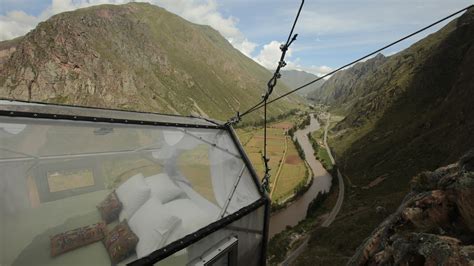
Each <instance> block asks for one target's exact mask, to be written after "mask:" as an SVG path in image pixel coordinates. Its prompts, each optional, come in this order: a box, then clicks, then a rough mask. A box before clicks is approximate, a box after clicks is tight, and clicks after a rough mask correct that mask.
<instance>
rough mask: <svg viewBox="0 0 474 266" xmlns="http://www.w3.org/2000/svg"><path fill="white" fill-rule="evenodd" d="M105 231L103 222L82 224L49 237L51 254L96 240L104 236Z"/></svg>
mask: <svg viewBox="0 0 474 266" xmlns="http://www.w3.org/2000/svg"><path fill="white" fill-rule="evenodd" d="M105 232H106V228H105V224H104V223H97V224H93V225H88V226H84V227H81V228H77V229H74V230H70V231H67V232H64V233H61V234H57V235H54V236H52V237H50V240H51V256H52V257H55V256H57V255H60V254H63V253H65V252H68V251H70V250H73V249H76V248H79V247H82V246H85V245H88V244H90V243H94V242H97V241H99V240H101V239H103V238H104V236H105Z"/></svg>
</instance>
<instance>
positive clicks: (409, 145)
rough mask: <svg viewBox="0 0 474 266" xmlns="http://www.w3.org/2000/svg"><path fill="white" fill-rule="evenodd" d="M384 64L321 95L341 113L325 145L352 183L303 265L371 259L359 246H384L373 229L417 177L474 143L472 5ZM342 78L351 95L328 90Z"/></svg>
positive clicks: (331, 108) (314, 237)
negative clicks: (359, 251) (369, 240)
mask: <svg viewBox="0 0 474 266" xmlns="http://www.w3.org/2000/svg"><path fill="white" fill-rule="evenodd" d="M374 59H375V58H373V59H372V60H374ZM382 59H383V58H382V57H379V60H380V62H379V63H377V64H375V65H373V66H367V69H368V71H365V72H362V73H361V75H359V76H355V75H353V74H351V73H354V71H353V70H351V69H350V68H349V69H347V70H344V72H341V73H342V74H340V75H339V76H336V75H334V76H333V77H331V78H330V79H329V80H328V81H326V83H325V84H324V85H323V87H322V88H321V90H322V93H321V94H319V95H321V96H318V97H315V100H316V102H318V103H326V104H330V106H329V111H330V112H331V113H333V114H335V115H340V116H342V117H343V119H342V120H341V121H340V122H337V123H335V125H334V127H333V128H332V129H331V132H330V136H329V141H328V142H329V145H330V146H331V149H332V150H333V154H334V155H335V159H336V164H337V167H338V169H340V170H341V172H342V174H343V176H344V178H345V179H346V180H345V182H344V183H345V184H349V185H348V186H346V188H345V189H346V195H345V198H346V199H347V200H345V202H344V205H343V206H342V209H341V212H340V214H339V215H338V217H337V218H336V220H335V221H334V223H333V224H332V225H331V227H329V228H316V229H315V231H314V232H313V233H312V236H311V238H310V240H309V243H310V245H309V248H308V250H307V251H305V252H304V253H303V254H302V256H301V258H300V259H299V261H298V263H296V264H297V265H305V264H306V265H307V264H310V263H313V264H315V263H323V264H327V265H341V264H345V263H347V262H348V258H350V257H352V256H354V253H356V254H358V255H357V256H364V252H361V253H357V252H356V249H357V247H358V246H359V245H360V244H361V243H363V242H365V240H364V239H366V238H367V236H370V237H371V238H372V239H375V240H377V237H376V234H374V235H371V234H372V232H374V231H373V230H374V229H375V228H377V226H378V225H379V224H381V223H382V222H383V221H384V220H385V219H386V218H387V216H388V214H390V213H394V212H395V211H396V210H397V208H398V207H399V205H400V203H401V202H402V201H403V199H404V197H405V195H406V194H407V193H408V192H409V189H410V177H412V176H417V175H418V174H419V173H422V172H423V171H426V170H430V169H437V168H438V167H442V166H443V165H449V164H452V163H455V162H456V161H458V158H460V157H461V156H462V155H463V154H465V153H466V152H467V151H468V150H470V149H472V148H473V147H474V138H472V136H473V135H474V120H473V119H472V117H474V76H473V75H472V70H473V69H474V9H469V10H468V11H466V12H465V13H464V14H463V15H461V16H460V17H459V18H457V19H454V20H453V21H451V22H450V23H448V24H447V25H446V26H444V27H443V28H442V29H440V30H439V31H438V32H436V33H433V34H431V35H429V36H427V37H426V38H424V39H422V40H420V41H418V42H417V43H415V44H413V45H412V46H410V47H409V48H407V49H405V50H403V51H401V52H399V53H397V54H395V55H392V56H390V57H386V58H385V59H383V60H382ZM369 61H370V60H368V61H367V62H364V63H361V64H362V66H363V65H364V64H371V62H369ZM373 62H375V61H372V63H373ZM359 67H360V65H359ZM348 73H349V75H348ZM345 75H347V79H346V81H344V82H342V81H339V83H340V84H337V85H338V86H337V88H334V87H333V88H332V89H334V90H337V91H339V93H341V94H343V93H347V94H345V95H338V96H339V97H334V96H335V94H334V93H333V92H329V91H326V90H328V88H329V87H330V86H334V84H336V82H335V81H334V78H340V79H342V78H344V76H345ZM354 77H357V78H358V79H356V78H354ZM331 79H333V80H331ZM345 82H347V83H345ZM340 85H343V86H340ZM325 86H326V88H325ZM346 181H347V182H346ZM468 199H469V200H471V201H472V199H473V198H472V195H471V196H470V197H468ZM387 228H388V229H390V228H391V227H387ZM388 240H390V238H388ZM367 243H368V245H365V247H368V249H367V250H371V249H370V245H371V244H370V243H369V242H366V244H367ZM374 243H375V244H376V245H378V242H374ZM390 245H391V243H387V245H386V247H390ZM377 247H380V246H377ZM377 247H376V248H375V250H371V252H372V251H377V252H378V251H380V249H378V248H377ZM385 251H386V253H385V254H387V255H388V256H392V255H393V254H394V253H390V251H389V250H388V249H387V250H385ZM374 254H375V253H374ZM371 256H372V255H371ZM377 259H378V258H377V256H375V255H373V256H372V257H371V262H374V261H377ZM357 261H359V260H356V262H354V261H352V262H353V264H355V265H358V264H357ZM368 264H370V263H368ZM361 265H364V262H362V263H361Z"/></svg>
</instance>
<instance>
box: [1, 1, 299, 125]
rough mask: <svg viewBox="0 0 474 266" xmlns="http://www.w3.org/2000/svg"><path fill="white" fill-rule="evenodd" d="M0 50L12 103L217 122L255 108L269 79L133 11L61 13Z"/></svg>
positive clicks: (147, 12)
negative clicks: (189, 116) (183, 116)
mask: <svg viewBox="0 0 474 266" xmlns="http://www.w3.org/2000/svg"><path fill="white" fill-rule="evenodd" d="M2 47H4V48H8V51H9V52H8V51H7V52H5V49H4V50H2V52H0V53H3V54H7V53H10V54H9V55H6V56H4V59H3V60H2V61H0V97H7V98H14V99H22V100H33V101H44V102H55V103H67V104H77V105H87V106H98V107H113V108H121V109H133V110H142V111H153V112H164V113H180V114H194V115H201V116H208V117H212V118H217V119H226V118H228V117H229V116H231V115H234V114H235V112H236V111H237V110H240V111H243V110H244V109H246V108H248V107H249V106H251V105H252V104H253V103H255V102H256V101H258V99H259V98H260V95H261V94H262V92H263V90H264V89H265V85H266V82H267V80H268V79H269V78H270V77H271V73H270V72H269V71H268V70H266V69H265V68H263V67H261V66H260V65H258V64H257V63H255V62H254V61H252V60H251V59H249V58H247V57H246V56H244V55H243V54H242V53H240V52H239V51H238V50H236V49H234V48H233V47H232V46H231V45H230V44H229V43H228V42H227V40H225V39H224V38H223V37H222V36H221V35H220V34H219V33H218V32H217V31H215V30H214V29H212V28H210V27H208V26H202V25H196V24H192V23H190V22H188V21H186V20H184V19H182V18H180V17H178V16H176V15H174V14H171V13H169V12H167V11H166V10H164V9H162V8H159V7H157V6H153V5H150V4H143V3H130V4H126V5H119V6H116V5H101V6H95V7H90V8H85V9H79V10H76V11H73V12H66V13H62V14H59V15H56V16H53V17H52V18H50V19H49V20H47V21H46V22H43V23H40V24H39V25H38V26H37V27H36V29H34V30H33V31H31V32H30V33H28V34H27V35H26V36H24V37H23V38H21V39H19V40H17V41H15V42H13V44H12V43H11V42H10V43H0V48H2ZM12 47H13V48H14V49H16V50H15V51H13V52H11V49H12ZM0 58H1V56H0ZM5 58H7V59H5ZM1 62H3V63H1ZM285 91H287V88H285V87H284V86H279V87H278V88H277V89H276V94H278V93H283V92H285ZM295 99H297V98H295V97H293V98H289V99H285V100H284V101H282V102H280V103H279V104H276V105H274V106H271V107H270V113H271V114H277V113H281V112H284V111H286V110H288V109H290V108H293V107H295ZM254 118H256V116H254Z"/></svg>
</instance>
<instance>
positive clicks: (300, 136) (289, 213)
mask: <svg viewBox="0 0 474 266" xmlns="http://www.w3.org/2000/svg"><path fill="white" fill-rule="evenodd" d="M319 128H320V124H319V122H318V120H317V119H316V118H315V117H314V115H311V123H310V124H309V125H308V126H307V127H306V128H304V129H301V130H298V131H296V132H295V137H296V138H297V140H298V142H299V143H300V146H301V147H302V148H303V151H304V154H305V157H306V161H307V162H308V165H309V167H310V168H311V170H312V171H313V174H314V179H313V183H312V184H311V187H310V188H309V189H308V191H306V193H305V194H304V195H303V196H301V197H300V198H298V199H297V200H296V201H294V202H292V203H291V204H290V205H289V206H288V207H286V208H285V209H283V210H280V211H277V212H275V213H273V214H272V216H271V218H270V232H269V235H270V238H272V237H273V236H274V235H275V234H278V233H280V232H281V231H283V230H284V229H285V228H286V227H287V226H295V225H297V224H298V222H299V221H301V220H303V219H304V218H305V217H306V210H307V209H308V205H309V204H310V203H311V201H312V200H313V199H314V198H315V197H316V196H317V195H318V193H320V192H322V191H329V189H330V187H331V178H332V177H331V175H330V174H329V173H328V172H327V171H326V169H324V167H323V166H322V165H321V163H320V162H319V161H317V160H316V158H315V157H314V150H313V147H312V145H311V143H310V141H309V139H308V136H307V134H308V133H309V132H313V131H316V130H318V129H319Z"/></svg>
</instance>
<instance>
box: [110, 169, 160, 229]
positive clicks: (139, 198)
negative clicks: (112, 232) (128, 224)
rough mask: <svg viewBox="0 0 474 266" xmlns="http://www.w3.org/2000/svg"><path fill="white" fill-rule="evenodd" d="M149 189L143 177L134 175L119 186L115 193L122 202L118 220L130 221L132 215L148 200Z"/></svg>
mask: <svg viewBox="0 0 474 266" xmlns="http://www.w3.org/2000/svg"><path fill="white" fill-rule="evenodd" d="M150 191H151V190H150V188H149V187H148V185H147V183H146V182H145V178H144V177H143V175H142V174H141V173H140V174H136V175H134V176H132V177H130V178H129V179H128V180H127V181H125V182H124V183H123V184H122V185H120V186H119V187H118V188H117V189H116V190H115V193H116V194H117V197H118V198H119V200H120V202H122V205H123V209H122V212H121V213H120V220H123V219H127V220H130V218H132V216H133V214H134V213H135V212H136V211H137V210H138V208H140V207H141V206H142V205H143V204H144V203H145V202H146V201H147V200H148V198H150Z"/></svg>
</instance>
